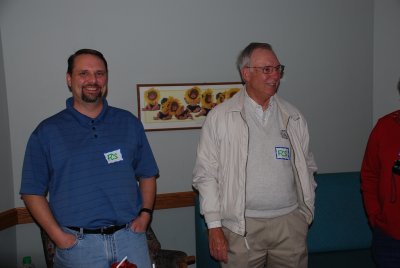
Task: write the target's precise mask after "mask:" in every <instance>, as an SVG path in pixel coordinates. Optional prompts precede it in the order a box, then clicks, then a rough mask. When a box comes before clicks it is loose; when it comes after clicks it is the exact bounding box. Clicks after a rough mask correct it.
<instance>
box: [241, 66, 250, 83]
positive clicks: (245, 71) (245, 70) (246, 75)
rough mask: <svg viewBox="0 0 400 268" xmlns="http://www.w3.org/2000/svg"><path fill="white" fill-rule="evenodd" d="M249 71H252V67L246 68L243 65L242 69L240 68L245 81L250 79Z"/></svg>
mask: <svg viewBox="0 0 400 268" xmlns="http://www.w3.org/2000/svg"><path fill="white" fill-rule="evenodd" d="M249 72H250V69H249V68H245V67H243V68H242V69H241V70H240V74H241V75H242V80H243V81H244V82H247V81H249V75H250V74H249Z"/></svg>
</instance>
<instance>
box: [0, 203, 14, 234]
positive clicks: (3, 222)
mask: <svg viewBox="0 0 400 268" xmlns="http://www.w3.org/2000/svg"><path fill="white" fill-rule="evenodd" d="M17 224H18V211H17V210H16V209H15V208H13V209H9V210H6V211H4V212H1V213H0V231H1V230H3V229H7V228H10V227H12V226H14V225H17Z"/></svg>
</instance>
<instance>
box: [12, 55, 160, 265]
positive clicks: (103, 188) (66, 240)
mask: <svg viewBox="0 0 400 268" xmlns="http://www.w3.org/2000/svg"><path fill="white" fill-rule="evenodd" d="M66 80H67V85H68V87H69V89H70V91H71V92H72V97H71V98H69V99H67V102H66V109H64V110H62V111H61V112H59V113H57V114H56V115H54V116H51V117H50V118H47V119H46V120H44V121H43V122H41V123H40V124H39V126H38V127H37V128H36V129H35V130H34V131H33V133H32V135H31V136H30V138H29V141H28V145H27V148H26V153H25V159H24V165H23V172H22V183H21V189H20V194H21V196H22V199H23V200H24V202H25V205H26V207H27V208H28V209H29V211H30V212H31V214H32V216H33V217H34V218H35V220H36V221H37V222H38V223H39V225H40V226H41V227H42V228H43V229H44V230H45V231H46V232H47V234H48V235H49V236H50V238H51V239H52V240H53V241H54V243H55V245H56V253H55V257H54V267H71V268H78V267H96V268H109V267H110V266H111V264H112V263H114V262H119V261H121V260H122V259H123V258H124V257H125V256H127V258H128V260H129V261H130V262H132V263H135V264H136V265H137V266H138V267H139V268H149V267H151V263H150V258H149V253H148V247H147V240H146V235H145V231H146V228H147V226H148V224H149V222H150V220H151V214H152V208H153V204H154V199H155V194H156V178H157V176H158V167H157V164H156V161H155V159H154V156H153V153H152V151H151V148H150V145H149V143H148V141H147V138H146V135H145V133H144V129H143V126H142V124H141V122H140V121H139V120H138V119H137V118H136V117H135V116H134V115H133V114H131V113H130V112H128V111H125V110H122V109H118V108H115V107H111V106H108V103H107V101H106V99H105V96H106V94H107V82H108V69H107V61H106V60H105V58H104V56H103V55H102V54H101V53H100V52H98V51H96V50H92V49H81V50H79V51H77V52H76V53H74V54H73V55H71V56H70V57H69V59H68V71H67V74H66ZM47 193H49V199H48V200H47V198H46V195H47Z"/></svg>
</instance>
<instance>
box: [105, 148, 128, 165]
mask: <svg viewBox="0 0 400 268" xmlns="http://www.w3.org/2000/svg"><path fill="white" fill-rule="evenodd" d="M104 156H105V158H106V160H107V163H108V164H112V163H115V162H119V161H122V160H124V159H123V158H122V154H121V149H118V150H115V151H112V152H108V153H105V154H104Z"/></svg>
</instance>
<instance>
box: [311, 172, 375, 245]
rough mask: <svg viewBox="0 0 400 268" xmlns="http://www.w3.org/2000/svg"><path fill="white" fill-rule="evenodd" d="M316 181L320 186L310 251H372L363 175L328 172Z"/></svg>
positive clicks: (317, 191) (317, 177)
mask: <svg viewBox="0 0 400 268" xmlns="http://www.w3.org/2000/svg"><path fill="white" fill-rule="evenodd" d="M315 179H316V182H317V184H318V186H317V189H316V200H315V218H314V222H313V223H312V225H311V227H310V231H309V235H308V249H309V252H323V251H335V250H351V249H363V248H364V249H365V248H369V247H370V245H371V230H370V228H369V226H368V221H367V217H366V215H365V212H364V207H363V202H362V196H361V191H360V173H359V172H341V173H325V174H318V175H317V176H316V178H315Z"/></svg>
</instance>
